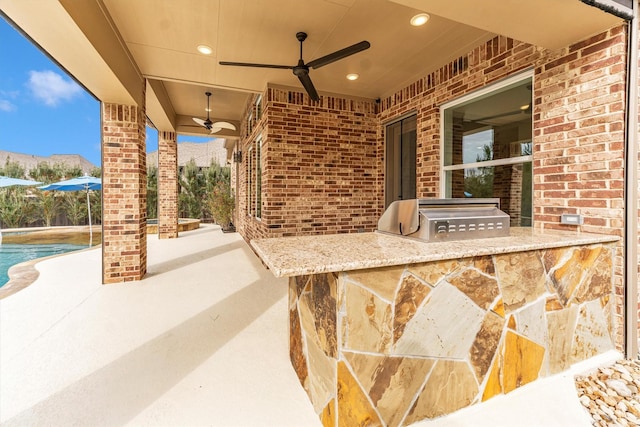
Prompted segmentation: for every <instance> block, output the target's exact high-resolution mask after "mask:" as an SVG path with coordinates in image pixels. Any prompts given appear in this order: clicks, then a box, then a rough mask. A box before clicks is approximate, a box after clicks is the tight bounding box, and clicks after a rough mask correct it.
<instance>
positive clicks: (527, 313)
mask: <svg viewBox="0 0 640 427" xmlns="http://www.w3.org/2000/svg"><path fill="white" fill-rule="evenodd" d="M546 302H547V300H546V298H544V297H543V298H540V299H538V300H537V301H535V302H534V303H533V304H529V305H527V306H526V307H523V308H522V309H520V310H518V311H517V312H515V313H514V316H515V318H516V331H517V332H518V333H519V334H520V335H523V336H525V337H527V338H528V339H530V340H531V341H534V342H536V343H538V344H540V345H545V343H546V342H547V341H548V332H547V322H546V318H545V306H546Z"/></svg>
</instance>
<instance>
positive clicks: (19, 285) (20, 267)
mask: <svg viewBox="0 0 640 427" xmlns="http://www.w3.org/2000/svg"><path fill="white" fill-rule="evenodd" d="M101 246H102V245H94V246H91V247H90V248H85V249H78V250H75V251H71V252H65V253H62V254H55V255H49V256H45V257H41V258H36V259H32V260H29V261H24V262H21V263H20V264H16V265H13V266H11V268H9V270H8V271H7V275H8V276H9V281H8V282H7V283H5V284H4V285H2V286H0V300H2V299H4V298H7V297H9V296H11V295H13V294H15V293H16V292H19V291H21V290H23V289H24V288H26V287H28V286H29V285H31V284H32V283H33V282H35V281H36V279H37V278H38V277H39V276H40V272H39V271H38V270H37V269H36V264H38V263H39V262H42V261H46V260H49V259H52V258H57V257H61V256H65V255H69V254H73V253H78V252H84V251H88V250H92V249H95V248H99V247H101Z"/></svg>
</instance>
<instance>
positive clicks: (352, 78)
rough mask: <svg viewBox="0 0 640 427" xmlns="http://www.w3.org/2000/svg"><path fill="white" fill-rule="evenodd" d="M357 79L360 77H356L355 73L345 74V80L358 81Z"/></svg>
mask: <svg viewBox="0 0 640 427" xmlns="http://www.w3.org/2000/svg"><path fill="white" fill-rule="evenodd" d="M358 77H360V75H358V74H356V73H351V74H347V79H348V80H358Z"/></svg>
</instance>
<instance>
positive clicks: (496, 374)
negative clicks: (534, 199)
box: [252, 199, 618, 426]
mask: <svg viewBox="0 0 640 427" xmlns="http://www.w3.org/2000/svg"><path fill="white" fill-rule="evenodd" d="M498 205H499V201H497V200H495V199H490V200H485V199H477V200H464V199H463V200H460V199H448V200H447V199H440V200H429V199H425V200H405V201H399V202H395V203H392V204H391V205H390V206H389V208H388V209H387V210H386V211H385V213H384V214H383V215H382V217H381V218H380V221H379V230H378V231H376V232H369V233H356V234H342V235H324V236H301V237H284V238H271V239H257V240H254V241H253V242H252V245H253V247H254V248H255V250H256V252H257V253H258V254H259V255H260V257H261V258H262V260H263V261H264V262H265V263H266V265H267V266H268V267H269V268H270V269H271V271H272V272H273V274H275V275H276V276H279V277H289V333H290V356H291V362H292V364H293V367H294V369H295V371H296V373H297V375H298V378H299V379H300V383H301V384H302V386H303V387H304V388H305V390H306V391H307V394H308V395H309V398H310V399H311V402H312V403H313V406H314V409H315V411H316V412H317V413H318V415H319V417H320V418H321V420H322V422H323V424H324V425H334V423H335V422H336V420H337V425H388V426H398V425H408V424H411V423H413V422H416V421H418V420H422V419H426V418H434V417H438V416H441V415H444V414H448V413H451V412H453V411H456V410H458V409H460V408H463V407H466V406H469V405H472V404H476V403H480V402H483V401H485V400H487V399H490V398H492V397H494V396H496V395H500V394H504V393H509V392H511V391H513V390H515V389H516V388H518V387H520V386H522V385H525V384H527V383H530V382H532V381H535V380H536V379H538V378H541V377H545V376H548V375H552V374H556V373H559V372H561V371H564V370H567V369H568V368H569V367H570V366H571V365H572V364H574V363H576V362H578V361H582V360H585V359H587V358H590V357H592V356H595V355H597V354H601V353H604V352H606V351H608V350H611V349H613V348H614V342H613V331H612V307H613V304H612V274H613V259H614V258H613V257H614V245H615V242H616V241H617V240H618V238H616V237H614V236H606V235H597V234H587V233H576V232H567V231H550V230H549V231H541V230H536V229H532V228H520V227H513V228H510V227H509V220H508V216H507V215H505V214H504V212H502V211H501V210H500V209H499V206H498Z"/></svg>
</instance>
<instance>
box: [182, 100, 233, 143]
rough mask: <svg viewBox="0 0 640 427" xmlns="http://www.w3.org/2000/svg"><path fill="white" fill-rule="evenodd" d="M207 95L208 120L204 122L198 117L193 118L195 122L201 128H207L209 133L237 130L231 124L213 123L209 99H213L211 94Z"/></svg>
mask: <svg viewBox="0 0 640 427" xmlns="http://www.w3.org/2000/svg"><path fill="white" fill-rule="evenodd" d="M204 94H205V95H207V120H202V119H200V118H198V117H193V121H194V122H196V123H197V124H199V125H200V126H202V127H204V128H207V130H209V133H216V132H220V131H221V130H222V129H229V130H236V127H235V126H234V125H232V124H231V123H229V122H215V123H213V122H212V121H211V119H210V118H209V112H210V111H211V108H209V99H210V98H211V92H205V93H204Z"/></svg>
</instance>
